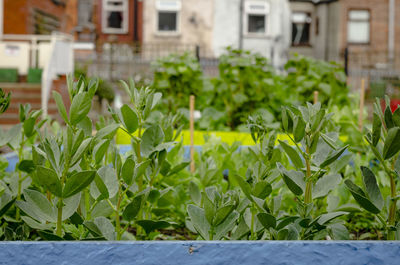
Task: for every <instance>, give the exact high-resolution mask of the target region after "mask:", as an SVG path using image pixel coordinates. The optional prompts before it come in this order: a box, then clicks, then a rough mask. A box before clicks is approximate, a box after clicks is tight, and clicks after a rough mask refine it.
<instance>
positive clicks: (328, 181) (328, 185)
mask: <svg viewBox="0 0 400 265" xmlns="http://www.w3.org/2000/svg"><path fill="white" fill-rule="evenodd" d="M341 181H342V177H341V176H340V174H332V173H330V174H327V175H324V176H322V177H321V178H319V179H318V181H317V183H316V184H315V186H314V188H313V196H312V197H313V198H315V199H316V198H321V197H325V196H326V195H328V193H329V192H330V191H331V190H333V189H335V188H337V187H338V185H339V184H340V182H341Z"/></svg>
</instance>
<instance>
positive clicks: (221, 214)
mask: <svg viewBox="0 0 400 265" xmlns="http://www.w3.org/2000/svg"><path fill="white" fill-rule="evenodd" d="M234 209H235V205H226V206H224V207H222V208H220V209H218V210H217V212H216V215H215V218H214V224H213V225H214V226H217V225H219V224H221V223H222V222H224V221H225V219H226V218H227V217H228V215H229V214H230V213H231V212H232V211H233V210H234Z"/></svg>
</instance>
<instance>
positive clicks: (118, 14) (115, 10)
mask: <svg viewBox="0 0 400 265" xmlns="http://www.w3.org/2000/svg"><path fill="white" fill-rule="evenodd" d="M128 10H129V8H128V0H103V12H102V29H103V32H104V33H109V34H125V33H127V32H128V20H129V18H128V16H129V13H128Z"/></svg>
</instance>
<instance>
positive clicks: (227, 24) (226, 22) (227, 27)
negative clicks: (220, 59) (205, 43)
mask: <svg viewBox="0 0 400 265" xmlns="http://www.w3.org/2000/svg"><path fill="white" fill-rule="evenodd" d="M239 19H240V0H215V3H214V30H213V45H212V46H213V50H214V55H215V56H220V55H221V54H223V53H224V51H225V48H226V47H228V46H232V47H233V48H239V27H240V21H239Z"/></svg>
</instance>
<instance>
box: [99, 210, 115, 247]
mask: <svg viewBox="0 0 400 265" xmlns="http://www.w3.org/2000/svg"><path fill="white" fill-rule="evenodd" d="M94 224H95V225H96V227H97V229H98V231H100V233H101V235H102V236H103V237H105V238H106V239H107V240H110V241H114V240H116V233H115V228H114V226H113V225H112V223H111V221H110V220H109V219H107V218H105V217H103V216H101V217H96V218H95V219H94Z"/></svg>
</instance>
